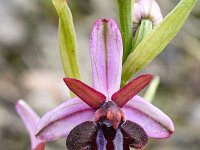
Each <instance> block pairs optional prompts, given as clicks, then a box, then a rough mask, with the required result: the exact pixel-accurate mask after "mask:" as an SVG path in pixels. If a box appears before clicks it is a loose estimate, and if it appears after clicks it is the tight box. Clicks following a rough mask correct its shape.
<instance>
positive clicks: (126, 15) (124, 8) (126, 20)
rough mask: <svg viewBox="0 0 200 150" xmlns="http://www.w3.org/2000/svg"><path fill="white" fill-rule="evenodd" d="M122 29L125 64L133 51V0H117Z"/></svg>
mask: <svg viewBox="0 0 200 150" xmlns="http://www.w3.org/2000/svg"><path fill="white" fill-rule="evenodd" d="M117 2H118V6H119V7H118V8H119V19H120V28H121V34H122V40H123V63H124V62H125V60H126V58H127V57H128V55H129V53H130V51H131V49H132V4H133V0H117Z"/></svg>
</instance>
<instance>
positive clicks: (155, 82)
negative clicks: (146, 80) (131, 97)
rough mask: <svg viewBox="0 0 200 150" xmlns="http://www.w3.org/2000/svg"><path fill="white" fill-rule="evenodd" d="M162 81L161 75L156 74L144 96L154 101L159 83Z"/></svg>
mask: <svg viewBox="0 0 200 150" xmlns="http://www.w3.org/2000/svg"><path fill="white" fill-rule="evenodd" d="M159 83H160V77H159V76H156V77H155V78H154V79H153V80H152V81H151V83H150V85H149V87H148V89H147V91H146V92H145V95H144V98H145V99H146V100H148V101H149V102H152V100H153V99H154V96H155V94H156V91H157V88H158V85H159Z"/></svg>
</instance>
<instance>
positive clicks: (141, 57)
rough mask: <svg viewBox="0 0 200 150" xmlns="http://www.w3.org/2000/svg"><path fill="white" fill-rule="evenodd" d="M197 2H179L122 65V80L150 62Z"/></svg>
mask: <svg viewBox="0 0 200 150" xmlns="http://www.w3.org/2000/svg"><path fill="white" fill-rule="evenodd" d="M196 2H197V0H181V2H179V4H178V5H177V6H176V7H175V8H174V9H173V10H172V11H171V13H170V14H169V15H168V16H167V17H165V19H164V20H163V21H162V22H161V24H160V25H158V26H157V27H155V28H154V29H153V30H152V32H151V33H150V34H149V35H148V36H147V37H146V38H145V39H144V40H142V42H141V43H140V44H139V45H138V46H137V48H136V49H135V50H134V51H133V52H132V53H131V54H130V55H129V56H128V58H127V60H126V62H125V63H124V65H123V70H122V80H123V82H127V81H128V80H129V79H130V78H131V77H132V76H133V75H134V74H135V73H136V72H138V71H139V70H141V69H142V68H143V67H144V66H146V65H147V64H148V63H149V62H151V61H152V60H153V59H154V58H155V57H156V56H157V55H158V54H159V53H160V52H161V51H162V50H163V49H164V48H165V47H166V46H167V44H168V43H169V42H170V41H171V40H172V39H173V37H174V36H175V35H176V34H177V32H178V31H179V30H180V28H181V27H182V26H183V24H184V22H185V21H186V19H187V17H188V15H189V14H190V12H191V10H192V9H193V7H194V5H195V3H196Z"/></svg>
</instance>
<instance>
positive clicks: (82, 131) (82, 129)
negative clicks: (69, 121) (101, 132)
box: [66, 121, 97, 150]
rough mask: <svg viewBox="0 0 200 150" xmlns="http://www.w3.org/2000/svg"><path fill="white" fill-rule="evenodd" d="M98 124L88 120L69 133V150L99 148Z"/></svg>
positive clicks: (67, 141) (67, 144) (94, 149)
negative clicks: (97, 142)
mask: <svg viewBox="0 0 200 150" xmlns="http://www.w3.org/2000/svg"><path fill="white" fill-rule="evenodd" d="M96 136H97V126H96V125H95V124H94V123H93V122H92V121H86V122H84V123H82V124H80V125H78V126H76V127H75V128H74V129H72V130H71V132H70V133H69V135H68V137H67V140H66V146H67V149H68V150H88V149H92V150H97V145H96Z"/></svg>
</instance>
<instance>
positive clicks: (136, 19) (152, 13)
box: [133, 0, 163, 26]
mask: <svg viewBox="0 0 200 150" xmlns="http://www.w3.org/2000/svg"><path fill="white" fill-rule="evenodd" d="M142 19H147V20H150V21H151V22H152V24H153V26H155V25H157V24H159V23H160V22H161V21H162V20H163V16H162V14H161V11H160V7H159V6H158V4H157V2H156V1H155V0H135V3H134V8H133V25H134V26H138V24H140V22H141V20H142Z"/></svg>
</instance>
